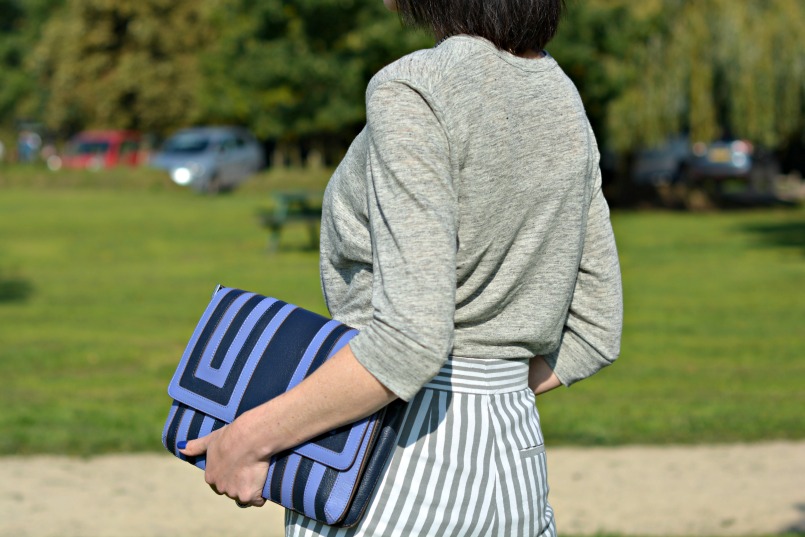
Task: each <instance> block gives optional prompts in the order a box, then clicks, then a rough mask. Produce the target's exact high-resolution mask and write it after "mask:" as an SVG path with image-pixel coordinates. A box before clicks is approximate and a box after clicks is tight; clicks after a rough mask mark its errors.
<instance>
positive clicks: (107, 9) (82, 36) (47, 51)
mask: <svg viewBox="0 0 805 537" xmlns="http://www.w3.org/2000/svg"><path fill="white" fill-rule="evenodd" d="M207 5H208V4H206V3H205V2H203V1H202V2H198V1H193V0H69V1H68V3H67V4H66V5H65V7H64V8H63V9H62V10H61V11H60V12H59V13H58V14H57V15H55V16H53V17H51V18H50V20H49V21H48V23H47V25H46V27H45V30H44V35H43V38H42V40H41V42H40V43H39V46H38V47H37V48H36V50H35V51H34V53H33V54H32V56H31V57H30V58H29V62H30V67H31V69H32V71H33V72H34V73H36V75H37V76H38V78H39V80H40V82H41V83H42V85H43V86H44V87H46V88H47V89H48V94H47V95H46V96H45V99H44V102H43V103H42V105H41V112H42V114H43V116H44V120H45V122H46V123H47V124H48V125H49V126H50V127H52V128H55V129H59V130H62V131H71V130H76V129H78V128H83V127H87V126H89V127H106V128H110V127H114V128H127V129H128V128H130V129H142V130H147V131H152V132H158V133H159V132H164V131H166V130H168V129H171V128H174V127H175V126H176V125H180V124H184V123H188V122H190V121H192V118H193V116H194V114H195V113H196V112H197V93H198V92H197V89H198V87H199V86H200V83H201V77H200V75H199V72H198V68H197V67H198V66H197V59H196V55H197V54H198V52H199V51H200V50H201V49H203V48H204V46H205V44H206V42H207V41H208V40H209V39H210V37H211V29H210V26H209V24H207V14H206V8H207Z"/></svg>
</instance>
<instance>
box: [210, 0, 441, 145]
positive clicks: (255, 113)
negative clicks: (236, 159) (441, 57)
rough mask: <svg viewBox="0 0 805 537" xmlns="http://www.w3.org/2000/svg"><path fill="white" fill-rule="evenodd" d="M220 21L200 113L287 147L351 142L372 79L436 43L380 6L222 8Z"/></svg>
mask: <svg viewBox="0 0 805 537" xmlns="http://www.w3.org/2000/svg"><path fill="white" fill-rule="evenodd" d="M215 13H216V17H215V19H214V21H215V25H216V27H217V28H219V29H220V31H221V35H220V39H219V40H218V42H217V43H216V45H215V47H213V48H211V49H210V50H208V51H207V53H206V54H205V56H204V58H203V60H202V61H203V70H204V74H205V80H206V83H205V85H204V89H203V93H202V105H203V110H204V112H203V114H204V115H205V116H206V117H207V118H208V119H210V120H212V121H218V122H223V121H227V122H237V123H241V124H246V125H249V126H250V127H251V128H252V129H253V130H254V131H255V133H256V134H257V135H258V136H259V137H261V138H264V139H274V140H277V141H279V142H280V143H281V144H282V143H286V144H296V143H298V142H300V141H303V140H308V141H311V140H312V141H313V143H315V142H316V140H319V141H321V140H328V141H330V142H333V141H334V140H336V141H337V140H339V139H341V138H351V137H352V136H353V135H354V134H355V131H356V128H357V127H358V126H359V125H360V124H362V122H363V121H364V118H365V115H364V114H365V110H364V91H365V88H366V84H367V82H368V81H369V78H370V77H371V76H372V75H373V74H374V73H375V72H376V71H377V70H378V69H380V68H381V67H382V66H383V65H385V64H386V63H388V62H390V61H392V60H393V59H395V58H397V57H399V56H401V55H403V54H405V53H407V52H410V51H411V50H414V49H415V48H418V47H419V46H422V45H423V44H425V43H431V44H432V42H431V41H429V40H427V39H426V38H425V37H424V36H423V35H422V34H421V33H410V32H406V31H403V29H402V27H401V25H400V22H399V20H398V19H397V18H396V16H394V15H393V14H391V13H387V12H386V11H385V9H384V8H383V6H382V4H381V2H379V1H376V0H297V1H294V2H285V1H281V0H261V1H259V2H257V1H255V0H221V1H220V3H219V4H218V6H217V9H216V10H215ZM425 46H428V45H425ZM336 143H338V142H336Z"/></svg>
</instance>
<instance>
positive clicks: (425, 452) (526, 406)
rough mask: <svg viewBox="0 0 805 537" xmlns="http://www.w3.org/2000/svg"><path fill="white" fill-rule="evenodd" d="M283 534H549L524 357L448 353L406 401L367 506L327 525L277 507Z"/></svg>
mask: <svg viewBox="0 0 805 537" xmlns="http://www.w3.org/2000/svg"><path fill="white" fill-rule="evenodd" d="M285 531H286V537H313V536H333V537H335V536H337V537H352V536H367V537H368V536H373V537H377V536H384V537H385V536H389V537H394V536H401V537H402V536H405V537H413V536H426V535H427V536H437V537H450V536H455V537H470V536H471V537H537V536H540V537H555V535H556V527H555V524H554V518H553V510H552V509H551V507H550V505H549V504H548V481H547V471H546V461H545V446H544V444H543V437H542V431H541V429H540V424H539V415H538V413H537V408H536V405H535V404H534V394H533V393H532V392H531V391H530V390H529V389H528V360H494V359H488V360H486V359H485V360H481V359H468V358H456V357H452V358H451V359H450V360H448V362H447V363H446V364H445V366H444V367H443V368H442V370H441V371H440V372H439V374H438V375H436V377H434V378H433V379H432V380H431V381H430V382H429V383H428V384H426V385H425V386H424V387H423V389H422V390H420V392H419V393H418V394H417V395H416V396H415V397H414V398H413V399H412V400H411V401H410V402H409V403H408V405H407V406H406V410H405V417H404V419H403V425H402V427H401V430H400V434H399V437H398V439H397V447H396V450H395V452H394V455H393V457H392V458H391V459H390V462H389V464H388V468H387V470H386V473H385V475H384V477H383V479H382V480H381V482H380V483H379V485H378V487H377V489H376V490H375V493H374V496H373V498H372V500H371V502H370V505H369V507H368V509H367V512H366V514H365V516H364V518H363V519H362V520H361V521H360V523H359V524H358V525H357V526H355V527H352V528H335V527H332V526H327V525H325V524H322V523H320V522H316V521H315V520H311V519H309V518H307V517H305V516H303V515H300V514H298V513H295V512H293V511H286V516H285Z"/></svg>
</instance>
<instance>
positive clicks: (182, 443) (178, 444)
mask: <svg viewBox="0 0 805 537" xmlns="http://www.w3.org/2000/svg"><path fill="white" fill-rule="evenodd" d="M176 447H177V448H179V449H184V448H186V447H187V440H179V441H178V442H176Z"/></svg>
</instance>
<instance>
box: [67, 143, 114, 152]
mask: <svg viewBox="0 0 805 537" xmlns="http://www.w3.org/2000/svg"><path fill="white" fill-rule="evenodd" d="M107 151H109V142H104V141H101V140H79V141H78V142H76V143H75V144H74V145H73V146H72V147H71V148H70V151H69V152H70V154H72V155H102V154H104V153H106V152H107Z"/></svg>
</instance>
